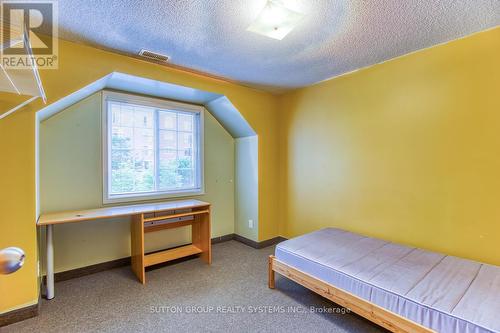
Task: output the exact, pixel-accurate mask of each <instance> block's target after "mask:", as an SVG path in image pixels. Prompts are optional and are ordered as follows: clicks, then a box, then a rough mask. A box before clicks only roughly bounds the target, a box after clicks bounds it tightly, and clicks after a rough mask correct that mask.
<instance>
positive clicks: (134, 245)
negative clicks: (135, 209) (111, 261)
mask: <svg viewBox="0 0 500 333" xmlns="http://www.w3.org/2000/svg"><path fill="white" fill-rule="evenodd" d="M130 247H131V257H132V271H133V272H134V274H135V276H137V278H138V279H139V281H141V283H142V284H145V283H146V272H145V267H144V215H143V214H139V215H134V216H132V221H131V224H130Z"/></svg>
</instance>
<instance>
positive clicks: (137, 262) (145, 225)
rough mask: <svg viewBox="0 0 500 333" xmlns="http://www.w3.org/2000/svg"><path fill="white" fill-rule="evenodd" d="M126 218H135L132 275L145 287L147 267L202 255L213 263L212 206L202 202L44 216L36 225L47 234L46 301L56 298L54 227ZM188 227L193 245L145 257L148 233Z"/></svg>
mask: <svg viewBox="0 0 500 333" xmlns="http://www.w3.org/2000/svg"><path fill="white" fill-rule="evenodd" d="M125 216H130V217H132V221H131V224H130V240H131V252H132V253H131V258H132V271H133V272H134V273H135V275H136V276H137V278H138V279H139V281H141V282H142V283H143V284H144V283H146V275H145V269H146V267H148V266H152V265H156V264H159V263H162V262H166V261H170V260H174V259H178V258H182V257H186V256H190V255H193V254H200V257H201V258H202V259H203V260H204V261H205V262H206V263H208V264H210V263H211V262H212V248H211V242H210V239H211V238H210V204H209V203H206V202H203V201H199V200H179V201H169V202H161V203H150V204H140V205H128V206H114V207H104V208H97V209H88V210H80V211H67V212H58V213H51V214H43V215H41V216H40V218H39V219H38V222H37V225H38V226H39V227H42V226H45V227H46V231H47V234H46V238H47V249H46V251H47V258H46V259H47V299H52V298H54V244H53V233H54V231H53V228H54V225H56V224H62V223H73V222H81V221H89V220H97V219H109V218H112V217H125ZM188 225H191V230H192V231H191V234H192V244H189V245H185V246H181V247H177V248H174V249H170V250H165V251H160V252H155V253H150V254H146V253H144V234H145V233H147V232H154V231H158V230H164V229H171V228H178V227H184V226H188Z"/></svg>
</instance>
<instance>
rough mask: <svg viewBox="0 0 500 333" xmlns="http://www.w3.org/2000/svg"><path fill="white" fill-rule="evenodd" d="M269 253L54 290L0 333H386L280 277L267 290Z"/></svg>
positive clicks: (121, 274) (240, 253)
mask: <svg viewBox="0 0 500 333" xmlns="http://www.w3.org/2000/svg"><path fill="white" fill-rule="evenodd" d="M273 250H274V248H273V247H269V248H265V249H261V250H255V249H253V248H250V247H248V246H246V245H243V244H241V243H238V242H236V241H230V242H225V243H220V244H216V245H214V246H213V263H212V265H211V266H208V265H206V264H204V263H202V262H201V260H200V259H198V258H195V259H191V260H188V261H184V262H181V263H177V264H175V265H168V266H165V267H161V268H157V269H153V270H149V271H148V272H147V273H146V279H147V283H146V285H144V286H143V285H141V284H140V283H138V282H137V281H136V279H135V277H134V276H133V275H132V272H131V271H130V268H129V267H123V268H118V269H113V270H109V271H105V272H101V273H97V274H93V275H88V276H85V277H81V278H77V279H72V280H68V281H63V282H59V283H57V284H56V298H55V299H54V300H52V301H45V300H44V301H43V303H42V306H41V313H40V315H39V316H38V317H36V318H32V319H28V320H25V321H23V322H20V323H16V324H13V325H10V326H6V327H3V328H2V329H0V330H1V331H2V333H3V332H5V333H9V332H16V333H20V332H220V331H231V332H385V331H384V330H383V329H381V328H379V327H377V326H375V325H373V324H371V323H370V322H368V321H366V320H364V319H363V318H361V317H358V316H356V315H354V314H349V313H344V314H342V313H335V312H341V311H342V309H341V308H339V307H338V306H337V305H336V304H334V303H331V302H329V301H327V300H325V299H323V298H321V297H319V296H317V295H316V294H314V293H312V292H310V291H309V290H307V289H305V288H303V287H301V286H300V285H298V284H296V283H294V282H291V281H290V280H288V279H285V278H281V277H279V275H277V280H276V289H275V290H270V289H268V288H267V256H268V255H269V254H271V253H272V252H273ZM311 307H313V309H314V310H315V311H314V312H311ZM325 309H326V311H330V312H333V313H325ZM344 310H345V309H344ZM318 311H323V313H320V312H318ZM200 312H201V313H200Z"/></svg>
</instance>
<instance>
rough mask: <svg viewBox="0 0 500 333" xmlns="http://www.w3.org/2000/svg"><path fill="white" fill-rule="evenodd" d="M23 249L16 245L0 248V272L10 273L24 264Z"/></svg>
mask: <svg viewBox="0 0 500 333" xmlns="http://www.w3.org/2000/svg"><path fill="white" fill-rule="evenodd" d="M25 257H26V256H25V254H24V251H23V250H22V249H20V248H18V247H7V248H5V249H3V250H0V274H11V273H14V272H15V271H17V270H18V269H20V268H21V267H22V266H23V264H24V258H25Z"/></svg>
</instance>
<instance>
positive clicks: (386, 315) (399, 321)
mask: <svg viewBox="0 0 500 333" xmlns="http://www.w3.org/2000/svg"><path fill="white" fill-rule="evenodd" d="M268 266H269V275H268V278H269V281H268V285H269V288H271V289H274V288H275V283H274V279H275V276H274V275H275V274H274V273H275V272H276V273H279V274H281V275H283V276H284V277H287V278H288V279H290V280H292V281H295V282H297V283H298V284H300V285H302V286H304V287H306V288H307V289H310V290H311V291H314V292H315V293H317V294H318V295H320V296H323V297H325V298H327V299H329V300H331V301H332V302H335V303H337V304H339V305H341V306H343V307H345V308H348V309H349V310H351V311H352V312H354V313H356V314H358V315H360V316H361V317H364V318H366V319H368V320H370V321H371V322H373V323H375V324H377V325H380V326H382V327H384V328H385V329H388V330H389V331H391V332H395V333H435V331H433V330H431V329H429V328H427V327H424V326H422V325H420V324H417V323H415V322H414V321H411V320H409V319H407V318H404V317H402V316H400V315H398V314H396V313H394V312H391V311H389V310H386V309H384V308H382V307H380V306H378V305H376V304H373V303H371V302H369V301H367V300H365V299H363V298H360V297H358V296H356V295H354V294H351V293H349V292H347V291H344V290H342V289H340V288H337V287H335V286H333V285H331V284H329V283H327V282H325V281H322V280H320V279H317V278H315V277H313V276H311V275H309V274H307V273H304V272H302V271H300V270H298V269H296V268H294V267H292V266H289V265H287V264H285V263H283V262H281V261H279V260H278V259H276V257H275V256H273V255H270V256H269V263H268Z"/></svg>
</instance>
